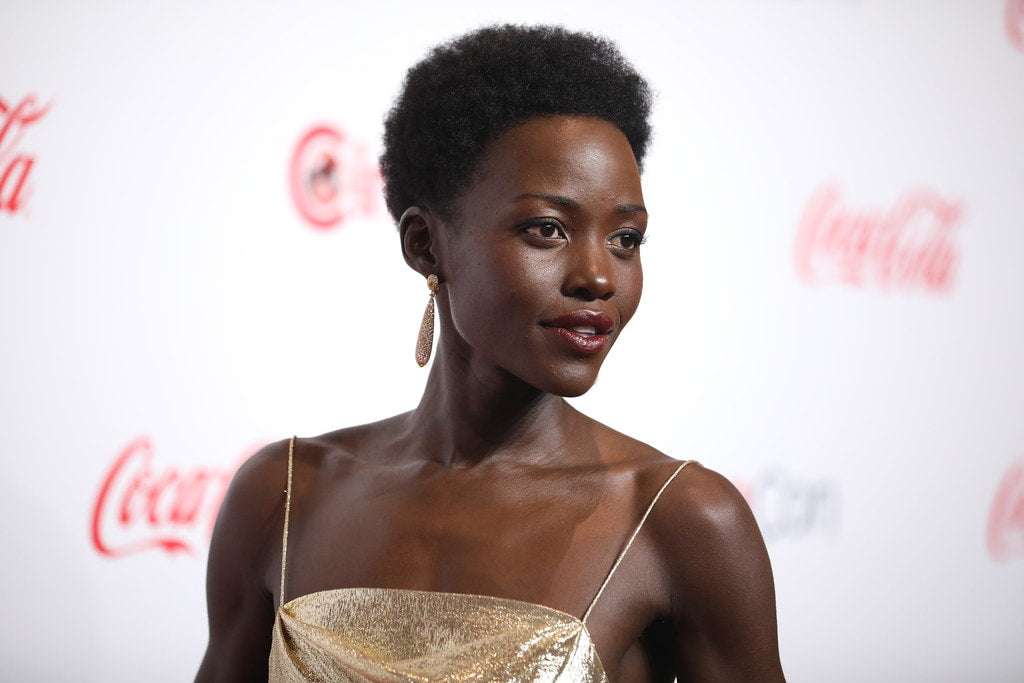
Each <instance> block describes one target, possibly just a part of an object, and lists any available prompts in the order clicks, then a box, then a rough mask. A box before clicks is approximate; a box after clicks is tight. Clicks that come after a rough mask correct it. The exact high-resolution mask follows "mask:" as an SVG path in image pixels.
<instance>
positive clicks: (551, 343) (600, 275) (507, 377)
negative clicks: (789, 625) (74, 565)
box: [197, 117, 782, 681]
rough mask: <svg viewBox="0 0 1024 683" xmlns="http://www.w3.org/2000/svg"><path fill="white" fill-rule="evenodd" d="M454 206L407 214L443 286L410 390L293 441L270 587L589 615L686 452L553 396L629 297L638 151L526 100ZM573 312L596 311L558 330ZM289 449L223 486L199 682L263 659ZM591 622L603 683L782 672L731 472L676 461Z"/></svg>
mask: <svg viewBox="0 0 1024 683" xmlns="http://www.w3.org/2000/svg"><path fill="white" fill-rule="evenodd" d="M455 213H456V217H455V218H452V219H449V220H444V219H442V218H440V217H439V216H437V215H435V214H434V213H432V212H431V211H430V210H429V208H426V207H412V208H410V209H409V210H407V211H406V212H405V215H403V217H402V221H401V224H400V230H401V235H402V245H403V252H404V255H405V258H406V260H407V262H408V263H409V264H410V266H412V267H413V268H414V269H416V270H417V271H419V272H420V273H421V274H423V275H427V274H429V273H436V274H438V276H439V277H440V280H441V282H442V286H441V292H440V293H439V295H438V301H437V307H438V318H439V325H440V338H439V343H438V348H437V350H436V355H435V360H434V364H433V367H432V368H431V371H430V377H429V380H428V383H427V388H426V390H425V392H424V396H423V399H422V400H421V402H420V404H419V406H417V408H416V409H415V410H413V411H411V412H409V413H406V414H403V415H398V416H396V417H392V418H389V419H387V420H384V421H381V422H377V423H374V424H370V425H364V426H361V427H354V428H350V429H345V430H341V431H338V432H333V433H330V434H326V435H324V436H321V437H318V438H315V439H301V440H299V442H298V445H297V447H296V460H295V472H294V484H293V486H294V489H293V505H292V513H291V522H290V540H289V563H288V574H287V585H286V588H285V592H286V595H285V599H286V600H287V599H291V598H294V597H298V596H300V595H305V594H308V593H312V592H315V591H320V590H327V589H332V588H342V587H356V586H362V587H383V588H406V589H419V590H431V591H445V592H458V593H470V594H481V595H492V596H497V597H503V598H512V599H517V600H523V601H527V602H532V603H537V604H541V605H546V606H549V607H553V608H555V609H558V610H562V611H564V612H567V613H569V614H574V615H576V616H577V617H582V616H583V613H584V611H585V610H586V608H587V606H588V605H589V604H590V602H591V600H592V599H593V597H594V595H595V593H596V591H597V590H598V587H599V586H600V585H601V583H602V581H603V580H604V578H605V576H606V575H607V573H608V570H609V569H610V567H611V565H612V563H613V562H614V560H615V557H616V555H617V554H618V552H619V550H620V549H621V548H622V545H623V543H624V542H625V540H626V538H627V537H628V535H629V534H630V532H631V531H632V529H633V528H634V526H635V525H636V523H637V522H638V521H639V518H640V516H641V515H642V513H643V510H644V508H645V507H646V506H647V504H648V503H649V502H650V500H651V499H652V498H653V497H654V495H655V493H656V491H657V490H658V488H660V486H661V485H662V483H664V482H665V480H666V479H667V478H668V477H669V476H670V475H671V473H672V472H673V471H674V470H675V468H676V467H677V466H678V462H677V461H675V460H673V459H671V458H669V457H667V456H666V455H664V454H662V453H659V452H658V451H656V450H655V449H653V448H651V447H649V446H647V445H645V444H643V443H640V442H638V441H636V440H634V439H631V438H629V437H627V436H625V435H623V434H620V433H618V432H616V431H614V430H611V429H609V428H608V427H605V426H603V425H601V424H599V423H597V422H595V421H594V420H592V419H590V418H588V417H586V416H585V415H583V414H581V413H579V412H578V411H576V410H575V409H573V408H572V407H571V406H569V405H568V403H566V402H565V400H564V399H563V398H562V397H563V396H574V395H579V394H581V393H583V392H585V391H586V390H587V389H589V388H590V386H591V385H592V384H593V383H594V381H595V380H596V377H597V372H598V369H599V368H600V365H601V363H602V362H603V360H604V357H605V355H606V354H607V352H608V349H609V348H610V347H611V345H612V343H613V342H614V339H615V338H616V337H617V335H618V334H619V332H620V331H621V330H622V328H623V326H624V325H625V324H626V322H628V320H629V318H630V317H631V316H632V315H633V312H634V311H635V310H636V306H637V304H638V302H639V299H640V292H641V289H642V281H643V278H642V268H641V266H640V256H639V252H638V247H639V240H640V237H641V236H642V234H643V232H644V231H645V230H646V211H645V210H644V209H643V195H642V191H641V187H640V178H639V173H638V171H637V168H636V163H635V160H634V159H633V155H632V151H631V150H630V148H629V145H628V143H627V142H626V139H625V137H624V136H623V135H622V133H621V132H620V131H619V130H618V129H617V128H615V127H614V126H612V125H611V124H609V123H607V122H604V121H601V120H597V119H588V118H573V117H550V118H543V119H533V120H530V121H528V122H526V123H524V124H521V125H520V126H518V127H516V128H514V129H512V130H511V131H509V132H508V133H506V134H505V135H504V136H502V137H501V138H499V139H498V141H496V142H495V143H494V144H493V145H492V146H491V147H490V148H489V149H488V151H487V153H486V154H485V156H484V157H483V160H482V163H481V169H480V173H479V174H478V176H477V178H476V179H475V181H474V182H473V183H472V184H471V186H470V187H469V188H468V189H467V191H466V192H465V193H463V195H462V196H461V197H460V199H459V200H458V202H457V206H456V211H455ZM580 310H584V311H587V312H589V313H591V314H599V315H601V316H604V318H602V319H606V320H608V321H609V322H610V326H609V329H607V330H598V331H597V332H595V333H591V332H590V330H589V329H584V328H587V326H586V325H575V326H574V327H575V328H577V329H575V330H574V331H570V332H565V331H564V330H559V329H557V328H558V324H556V323H557V321H558V320H560V319H562V317H564V316H565V315H566V314H571V313H574V312H577V311H580ZM553 321H554V322H553ZM563 325H564V323H563ZM553 328H555V329H553ZM602 331H604V332H607V334H606V337H607V339H606V340H605V341H604V342H601V340H597V342H596V343H591V342H593V341H594V339H593V337H594V336H595V335H596V336H601V335H600V334H598V332H602ZM574 335H575V336H574ZM580 336H582V337H584V338H585V341H584V342H582V343H580V342H579V339H578V338H579V337H580ZM598 347H599V348H598ZM595 349H596V350H595ZM286 462H287V443H286V442H280V443H277V444H274V445H272V446H269V447H267V448H266V449H264V450H263V451H262V452H261V453H259V454H257V455H256V456H254V457H253V458H252V459H251V460H250V461H249V462H248V463H246V464H245V465H244V466H243V467H242V469H241V470H240V471H239V473H238V474H237V475H236V477H235V480H234V481H233V483H232V485H231V488H230V490H229V492H228V495H227V497H226V499H225V502H224V506H223V508H222V510H221V514H220V517H219V519H218V522H217V527H216V530H215V532H214V539H213V544H212V546H211V553H210V563H209V575H208V585H207V592H208V601H209V612H210V643H209V648H208V650H207V654H206V658H205V659H204V661H203V664H202V667H201V668H200V671H199V675H198V677H197V680H200V681H235V680H266V678H267V655H268V652H269V648H270V634H271V629H272V626H273V619H274V614H275V610H276V606H277V604H278V601H279V599H280V595H279V584H280V552H281V529H282V524H283V516H284V496H283V493H282V489H283V485H284V480H285V472H286ZM587 626H588V629H589V631H590V633H591V635H592V637H593V640H594V643H595V646H596V648H597V651H598V654H599V656H600V659H601V662H602V664H603V665H604V668H605V670H606V672H607V673H608V675H609V678H610V679H611V680H613V681H669V680H672V678H673V677H675V676H678V678H679V679H680V680H701V681H738V680H751V681H753V680H756V681H774V680H782V670H781V666H780V664H779V657H778V643H777V635H776V622H775V598H774V587H773V583H772V576H771V567H770V565H769V561H768V555H767V552H766V551H765V548H764V543H763V541H762V540H761V536H760V533H759V532H758V529H757V525H756V523H755V521H754V519H753V516H752V515H751V513H750V510H749V508H748V507H747V505H746V503H745V502H744V501H743V499H742V497H741V496H740V495H739V493H738V492H737V491H736V489H735V488H734V487H733V486H732V485H731V484H729V482H728V481H726V480H725V479H724V478H722V477H721V476H719V475H717V474H715V473H714V472H712V471H710V470H707V469H704V468H702V467H700V466H699V465H690V466H688V467H687V468H686V469H684V470H683V471H682V472H681V473H680V475H679V476H678V477H677V478H676V480H675V481H674V482H673V483H672V484H671V486H669V488H668V489H667V490H666V492H665V494H664V495H663V497H662V498H661V500H660V501H659V502H658V504H657V506H656V507H655V509H654V512H653V513H652V515H651V517H650V518H649V519H648V521H647V523H646V524H645V526H644V528H643V530H642V532H641V534H640V535H639V536H638V538H637V541H636V542H635V543H634V545H633V547H632V548H631V549H630V551H629V553H628V554H627V555H626V558H625V560H624V562H623V563H622V565H621V566H620V568H619V570H618V572H617V573H616V574H615V576H614V578H613V580H612V581H611V583H610V584H609V585H608V587H607V589H606V590H605V592H604V594H603V595H602V597H601V599H600V601H599V602H598V603H597V606H596V608H595V609H594V611H593V612H592V614H591V615H590V617H589V619H588V621H587Z"/></svg>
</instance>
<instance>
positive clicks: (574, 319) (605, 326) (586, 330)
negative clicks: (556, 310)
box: [541, 310, 615, 354]
mask: <svg viewBox="0 0 1024 683" xmlns="http://www.w3.org/2000/svg"><path fill="white" fill-rule="evenodd" d="M541 327H543V328H544V329H546V330H548V331H549V332H550V333H551V334H553V335H555V336H556V337H558V338H559V339H561V340H562V342H564V343H565V344H566V345H567V346H568V347H569V348H571V349H572V350H574V351H576V352H577V353H585V354H594V353H599V352H600V351H601V350H602V349H603V348H604V347H605V344H607V343H608V340H609V338H610V337H611V333H612V330H613V329H615V323H614V322H613V321H612V319H611V318H609V317H608V316H607V315H605V314H604V313H598V312H597V311H587V310H580V311H573V312H572V313H569V314H567V315H563V316H560V317H558V318H553V319H551V320H545V321H544V322H542V323H541Z"/></svg>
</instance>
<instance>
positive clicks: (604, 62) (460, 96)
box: [380, 24, 653, 222]
mask: <svg viewBox="0 0 1024 683" xmlns="http://www.w3.org/2000/svg"><path fill="white" fill-rule="evenodd" d="M652 100H653V96H652V94H651V89H650V87H649V86H648V85H647V82H646V81H645V80H644V79H643V77H642V76H640V74H638V73H637V72H636V70H635V69H634V68H633V66H632V65H631V64H629V62H627V61H626V60H625V58H624V57H623V56H622V54H621V53H620V52H619V50H618V48H617V47H616V46H615V44H614V43H612V42H611V41H609V40H606V39H604V38H600V37H597V36H594V35H591V34H589V33H578V32H574V31H568V30H566V29H564V28H561V27H557V26H516V25H511V24H508V25H502V26H489V27H486V28H482V29H479V30H477V31H474V32H472V33H468V34H466V35H464V36H461V37H459V38H456V39H455V40H452V41H450V42H447V43H444V44H442V45H439V46H437V47H435V48H434V49H433V50H432V51H431V52H430V53H429V54H428V55H427V56H426V58H424V59H423V61H421V62H419V63H418V64H416V65H415V66H413V67H412V68H411V69H409V71H408V73H407V74H406V77H405V83H404V84H403V87H402V91H401V93H400V94H399V96H398V99H397V100H396V101H395V104H394V106H393V107H392V108H391V111H390V112H388V116H387V118H386V120H385V122H384V153H383V154H382V155H381V158H380V168H381V174H382V175H383V177H384V196H385V199H386V201H387V206H388V211H389V212H390V213H391V215H392V216H393V217H394V219H395V221H396V222H397V221H398V220H399V219H400V218H401V216H402V213H403V212H404V211H405V210H406V209H407V208H409V207H410V206H429V207H430V209H431V210H432V211H434V212H436V213H438V214H439V215H440V216H442V217H444V218H452V217H453V205H454V202H455V200H456V199H458V197H459V194H460V193H461V191H462V190H463V189H465V186H466V185H468V184H469V183H470V182H471V180H472V177H473V174H474V172H475V170H476V167H477V165H478V163H479V161H480V157H481V156H482V155H483V153H484V150H485V148H486V147H487V146H488V145H489V144H490V143H492V142H493V141H495V140H496V139H497V138H499V137H500V136H501V135H502V134H503V133H505V132H507V131H508V130H509V129H511V128H513V127H515V126H516V125H517V124H519V123H522V122H524V121H526V120H527V119H531V118H535V117H539V116H557V115H568V116H593V117H595V118H600V119H604V120H605V121H608V122H609V123H612V124H613V125H615V126H616V127H618V128H619V130H621V131H622V133H623V134H624V135H625V136H626V139H627V140H628V141H629V145H630V147H632V149H633V156H635V157H636V161H637V165H638V166H641V168H642V163H643V158H644V153H645V152H646V150H647V143H648V141H649V140H650V137H651V126H650V123H649V121H648V117H649V114H650V110H651V103H652Z"/></svg>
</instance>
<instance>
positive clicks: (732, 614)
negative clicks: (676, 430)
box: [658, 466, 783, 681]
mask: <svg viewBox="0 0 1024 683" xmlns="http://www.w3.org/2000/svg"><path fill="white" fill-rule="evenodd" d="M691 468H692V471H684V472H683V473H682V474H684V475H687V476H685V477H681V478H682V479H683V482H680V483H685V485H684V486H680V487H678V488H676V487H670V489H669V490H667V491H666V498H668V499H669V500H668V501H666V502H668V503H669V505H667V506H666V507H667V508H669V509H667V510H663V512H665V513H668V514H667V515H659V518H660V520H661V521H660V522H659V524H658V526H659V544H660V545H661V547H662V548H663V549H664V553H665V554H664V562H665V563H666V565H667V569H668V576H669V577H671V578H670V579H669V580H670V582H671V584H672V585H671V587H670V590H671V596H672V611H673V622H674V629H673V630H674V633H675V637H674V651H673V658H674V660H675V663H676V664H675V669H676V674H677V675H678V677H679V680H700V681H753V680H756V681H777V680H783V674H782V666H781V663H780V661H779V645H778V627H777V622H776V614H775V585H774V580H773V578H772V569H771V563H770V561H769V558H768V551H767V549H766V548H765V545H764V540H763V539H762V537H761V532H760V530H759V529H758V527H757V522H756V521H755V520H754V516H753V513H751V511H750V507H749V506H748V505H747V503H746V501H745V500H744V499H743V497H742V496H741V495H740V493H739V491H737V490H736V488H735V487H734V486H733V485H732V484H731V483H730V482H729V481H728V480H726V479H725V478H724V477H722V476H720V475H718V474H717V473H715V472H712V471H711V470H707V469H704V468H703V467H700V466H697V467H692V466H690V467H688V468H687V470H691ZM673 489H675V490H674V491H673ZM669 491H673V492H672V493H671V494H669Z"/></svg>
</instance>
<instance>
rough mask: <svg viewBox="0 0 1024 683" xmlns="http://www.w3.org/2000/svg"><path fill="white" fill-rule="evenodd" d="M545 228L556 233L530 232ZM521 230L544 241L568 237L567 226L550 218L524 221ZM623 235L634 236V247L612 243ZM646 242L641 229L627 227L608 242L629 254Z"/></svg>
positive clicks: (610, 237)
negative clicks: (551, 229)
mask: <svg viewBox="0 0 1024 683" xmlns="http://www.w3.org/2000/svg"><path fill="white" fill-rule="evenodd" d="M544 228H554V231H555V233H556V234H554V235H551V236H544V235H540V234H535V233H532V232H530V231H531V230H542V229H544ZM520 230H521V231H522V232H523V233H524V234H527V235H529V236H530V237H534V238H536V239H539V240H544V241H547V240H551V241H555V240H564V239H567V236H566V234H565V228H563V227H562V226H561V225H560V224H559V223H558V222H557V221H553V220H548V219H542V220H535V221H527V222H526V223H523V224H522V225H521V226H520ZM622 237H630V238H632V239H633V240H634V244H633V246H632V247H624V246H619V245H615V244H611V243H612V242H613V240H616V239H619V238H622ZM646 242H647V236H646V235H644V234H642V233H641V232H640V231H639V230H633V229H632V228H630V229H626V230H619V231H617V232H615V233H613V234H612V235H611V236H609V237H608V243H609V244H611V246H613V247H614V248H615V249H618V250H620V251H623V252H625V253H628V254H632V253H634V252H636V251H639V249H640V245H642V244H644V243H646Z"/></svg>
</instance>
